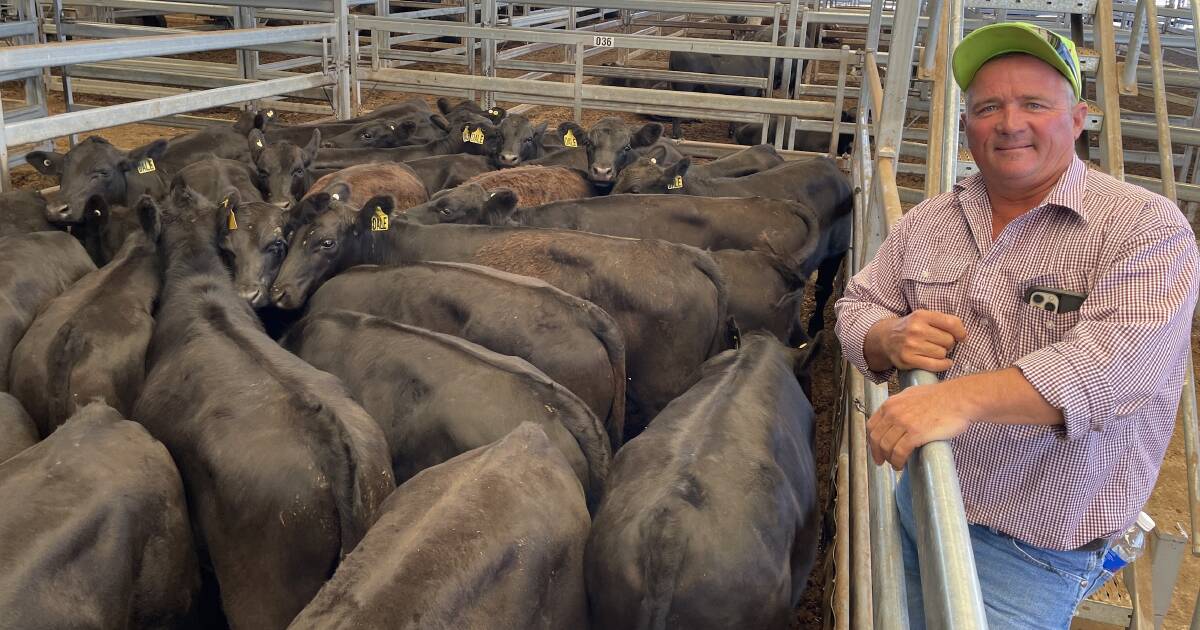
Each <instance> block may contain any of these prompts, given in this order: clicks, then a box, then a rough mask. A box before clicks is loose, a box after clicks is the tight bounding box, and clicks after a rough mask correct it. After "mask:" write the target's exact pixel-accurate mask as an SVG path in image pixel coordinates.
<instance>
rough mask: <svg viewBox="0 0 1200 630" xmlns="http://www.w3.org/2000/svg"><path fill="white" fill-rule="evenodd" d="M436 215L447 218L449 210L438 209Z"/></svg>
mask: <svg viewBox="0 0 1200 630" xmlns="http://www.w3.org/2000/svg"><path fill="white" fill-rule="evenodd" d="M438 214H440V215H442V216H444V217H448V216H450V208H439V209H438Z"/></svg>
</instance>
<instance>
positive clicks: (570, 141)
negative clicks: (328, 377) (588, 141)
mask: <svg viewBox="0 0 1200 630" xmlns="http://www.w3.org/2000/svg"><path fill="white" fill-rule="evenodd" d="M563 145H564V146H568V147H577V146H579V140H577V139H575V131H574V130H572V129H568V130H567V133H565V134H563Z"/></svg>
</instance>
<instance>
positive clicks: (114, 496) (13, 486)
mask: <svg viewBox="0 0 1200 630" xmlns="http://www.w3.org/2000/svg"><path fill="white" fill-rule="evenodd" d="M0 505H4V506H5V509H3V510H0V566H3V567H4V570H3V571H0V627H4V628H28V629H31V630H36V629H42V628H44V629H46V630H50V629H52V628H178V627H187V626H188V625H189V624H188V622H189V621H190V620H191V619H192V611H193V609H194V607H195V605H196V599H197V591H198V588H199V586H200V576H199V571H198V569H197V562H196V553H195V551H194V550H193V548H192V531H191V527H190V526H189V525H188V518H187V503H186V501H185V499H184V495H183V486H182V484H180V482H179V473H178V472H177V471H176V470H175V464H174V463H172V462H171V456H170V455H168V454H167V450H166V449H164V448H163V446H162V444H159V443H158V442H156V441H155V440H154V438H152V437H150V435H149V434H148V433H146V430H145V429H143V428H142V427H141V425H139V424H137V423H135V422H129V421H128V420H125V419H124V418H122V417H121V414H119V413H117V412H116V411H114V410H112V409H111V408H109V407H106V406H104V405H101V404H93V405H88V406H86V407H84V408H83V409H81V410H80V411H79V412H78V413H76V414H75V415H74V416H72V417H71V419H70V420H68V421H67V423H66V424H65V425H63V426H62V427H61V428H59V429H58V430H57V431H55V432H54V433H53V434H51V435H50V437H48V438H46V439H45V440H43V441H41V442H39V443H38V444H36V445H33V446H31V447H29V448H27V449H25V450H24V451H22V452H21V453H20V454H18V455H15V456H13V457H12V458H10V459H8V460H7V461H4V462H3V463H0Z"/></svg>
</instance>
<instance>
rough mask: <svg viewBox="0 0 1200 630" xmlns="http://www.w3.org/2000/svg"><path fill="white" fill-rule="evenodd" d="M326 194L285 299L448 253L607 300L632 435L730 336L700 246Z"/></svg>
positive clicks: (282, 293) (306, 226)
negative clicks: (484, 219)
mask: <svg viewBox="0 0 1200 630" xmlns="http://www.w3.org/2000/svg"><path fill="white" fill-rule="evenodd" d="M321 203H323V204H324V205H321ZM321 203H319V204H314V206H313V207H312V210H313V211H314V212H313V214H311V215H309V216H301V217H297V224H296V229H295V231H294V232H293V235H292V237H291V242H290V246H289V251H288V257H287V259H286V260H284V263H283V268H282V269H281V270H280V272H279V277H277V278H276V279H275V285H274V287H273V288H272V291H271V293H272V300H273V301H274V303H275V304H276V305H277V306H280V307H282V308H298V307H299V306H300V305H301V304H303V303H304V300H305V298H306V297H307V296H308V294H309V293H311V292H312V291H313V290H314V289H315V288H316V287H317V286H319V285H320V284H321V283H322V282H324V281H325V280H326V279H327V278H329V277H330V276H332V275H333V274H334V273H336V272H337V271H340V270H342V269H346V268H348V267H352V266H354V265H360V264H364V263H375V264H388V265H395V264H398V263H405V262H417V261H426V260H442V261H450V262H465V263H474V264H479V265H484V266H487V267H493V268H496V269H500V270H501V271H507V272H510V273H516V274H520V275H525V276H531V277H534V278H538V279H540V280H543V281H545V282H547V283H549V284H551V285H553V286H555V287H557V288H559V289H562V290H563V291H566V292H567V293H570V294H572V295H574V296H576V297H579V298H582V299H585V300H588V301H590V302H592V303H594V304H595V305H596V306H599V307H600V308H603V309H604V310H605V311H607V312H608V313H609V315H612V317H613V319H614V320H616V322H617V324H618V326H619V327H620V329H621V333H622V335H623V336H624V338H625V349H626V356H625V359H626V368H625V370H626V374H627V375H628V376H627V378H628V379H629V382H628V383H627V384H626V389H625V391H626V400H627V404H626V431H625V433H626V435H630V434H631V433H637V431H638V430H640V428H641V427H642V426H645V423H646V422H647V421H648V420H649V418H651V417H653V415H654V414H655V413H657V412H658V410H660V409H662V407H663V406H665V405H666V403H667V402H669V401H670V400H671V399H672V398H674V397H675V396H677V395H678V394H679V393H681V392H682V391H683V390H684V389H686V388H687V387H688V386H689V385H690V384H691V383H692V381H693V379H694V378H695V369H696V367H697V366H698V365H699V364H700V363H701V362H702V361H703V360H704V359H705V358H707V357H708V356H710V355H711V354H713V353H715V352H719V351H720V350H722V349H724V348H726V347H729V344H730V343H731V342H732V340H731V339H730V337H729V332H730V328H729V327H728V322H727V321H726V295H725V286H724V284H723V283H722V282H721V281H720V279H719V278H718V271H717V269H716V265H715V264H714V263H713V262H712V259H711V258H709V257H708V256H707V255H706V254H704V252H701V251H699V250H697V249H694V248H689V247H685V246H681V245H674V244H671V243H665V242H662V241H651V240H645V241H642V240H632V239H614V238H610V237H605V236H599V235H595V234H587V233H583V232H571V231H564V230H535V229H529V228H496V227H485V226H476V225H417V224H413V223H410V222H408V221H406V220H404V218H403V216H402V215H398V214H392V215H391V216H390V217H388V221H387V224H386V225H384V222H383V221H382V219H381V218H380V215H381V214H386V213H387V212H388V210H389V209H390V204H389V203H388V200H387V199H386V198H383V199H377V200H375V201H374V202H372V203H368V204H367V205H366V206H364V207H363V208H362V210H361V211H360V210H358V209H355V208H353V207H351V206H347V205H345V204H341V203H339V202H336V201H335V202H333V203H330V202H329V200H328V199H326V200H324V201H323V202H321ZM383 227H387V229H386V230H384V229H379V228H383Z"/></svg>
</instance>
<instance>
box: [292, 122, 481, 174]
mask: <svg viewBox="0 0 1200 630" xmlns="http://www.w3.org/2000/svg"><path fill="white" fill-rule="evenodd" d="M490 128H491V127H490V125H489V124H488V123H486V122H482V123H469V124H465V125H462V126H456V127H454V128H453V129H461V130H462V131H460V132H451V133H449V134H446V136H445V137H443V138H439V139H437V140H434V141H432V142H427V143H425V144H417V145H413V146H408V147H396V148H394V149H321V150H320V151H318V152H317V154H316V157H315V159H314V163H313V167H314V168H326V169H342V168H347V167H350V166H354V165H356V164H366V163H369V162H407V161H409V160H416V159H420V158H427V157H431V156H435V155H450V154H454V153H463V152H466V153H472V154H475V155H479V154H481V153H482V152H483V146H484V142H485V138H486V135H487V133H488V130H489V129H490Z"/></svg>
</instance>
